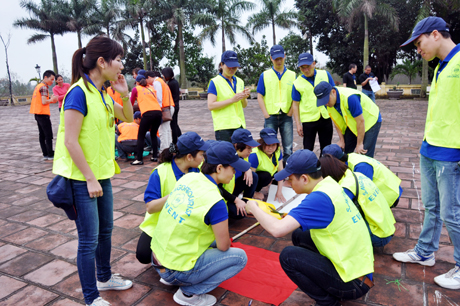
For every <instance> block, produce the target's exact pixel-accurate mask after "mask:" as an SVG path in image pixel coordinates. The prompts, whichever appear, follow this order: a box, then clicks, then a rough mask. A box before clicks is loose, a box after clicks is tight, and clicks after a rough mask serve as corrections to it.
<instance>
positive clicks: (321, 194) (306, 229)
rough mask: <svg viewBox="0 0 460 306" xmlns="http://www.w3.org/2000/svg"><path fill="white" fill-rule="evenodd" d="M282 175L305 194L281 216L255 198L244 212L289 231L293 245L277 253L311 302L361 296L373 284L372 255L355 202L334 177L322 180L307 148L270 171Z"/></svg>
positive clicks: (271, 228)
mask: <svg viewBox="0 0 460 306" xmlns="http://www.w3.org/2000/svg"><path fill="white" fill-rule="evenodd" d="M286 177H289V179H290V180H291V182H292V188H293V189H294V191H295V192H296V193H299V194H301V193H307V194H308V196H306V197H305V199H304V200H303V201H302V202H301V203H300V204H299V206H297V207H296V208H294V209H292V210H291V211H290V212H289V214H288V215H287V216H286V217H284V218H283V219H281V220H278V219H276V218H275V217H273V216H271V215H269V214H267V213H265V212H264V211H262V210H261V209H260V208H259V207H258V206H257V203H256V202H255V201H248V203H247V209H248V211H250V212H251V213H252V214H253V215H254V217H256V219H257V221H259V222H260V225H261V226H262V227H263V228H264V229H265V230H266V231H268V232H269V233H270V234H271V235H273V236H274V237H282V236H285V235H287V234H289V233H291V232H293V233H292V243H293V244H294V246H288V247H286V248H285V249H284V250H283V251H282V252H281V254H280V263H281V267H282V268H283V270H284V271H285V272H286V274H287V275H288V276H289V278H290V279H291V280H292V281H293V282H294V283H295V284H296V285H297V286H299V288H300V289H301V290H302V291H303V292H305V293H306V294H308V295H309V296H310V297H311V298H312V299H314V300H315V301H316V305H340V300H342V299H344V300H350V299H357V298H359V297H361V296H363V295H365V294H366V293H367V292H368V291H369V289H370V288H371V287H372V286H373V282H372V276H373V275H372V274H373V272H374V256H373V251H372V245H371V239H370V236H369V232H368V229H367V226H366V223H365V222H364V220H363V218H362V217H361V214H360V213H359V211H358V210H357V208H356V206H355V205H354V204H353V202H352V201H351V199H350V198H349V197H348V196H347V195H346V194H345V192H344V191H343V189H342V187H341V186H340V185H339V184H338V183H337V182H336V181H334V179H332V178H331V177H326V178H324V179H323V177H322V173H321V164H320V162H319V161H318V158H317V157H316V155H315V154H314V153H313V152H311V151H309V150H299V151H296V152H294V154H292V155H291V157H289V159H288V160H287V163H286V168H285V169H284V170H282V171H280V172H279V173H277V174H275V179H276V180H278V181H281V180H284V179H285V178H286ZM344 241H346V243H343V242H344Z"/></svg>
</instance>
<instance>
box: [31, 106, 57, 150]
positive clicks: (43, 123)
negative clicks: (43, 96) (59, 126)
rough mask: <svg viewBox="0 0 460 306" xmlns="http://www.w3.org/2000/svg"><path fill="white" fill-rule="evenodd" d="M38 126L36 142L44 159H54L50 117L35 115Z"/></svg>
mask: <svg viewBox="0 0 460 306" xmlns="http://www.w3.org/2000/svg"><path fill="white" fill-rule="evenodd" d="M35 120H36V121H37V125H38V140H39V141H40V148H41V149H42V153H43V156H44V157H54V151H53V128H52V126H51V120H50V116H48V115H37V114H36V115H35Z"/></svg>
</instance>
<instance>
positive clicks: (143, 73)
mask: <svg viewBox="0 0 460 306" xmlns="http://www.w3.org/2000/svg"><path fill="white" fill-rule="evenodd" d="M137 74H138V75H139V74H140V75H143V76H145V70H144V69H141V70H139V71H138V72H137Z"/></svg>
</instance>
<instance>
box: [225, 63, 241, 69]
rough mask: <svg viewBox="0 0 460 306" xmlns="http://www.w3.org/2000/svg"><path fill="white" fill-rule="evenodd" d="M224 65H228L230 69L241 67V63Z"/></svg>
mask: <svg viewBox="0 0 460 306" xmlns="http://www.w3.org/2000/svg"><path fill="white" fill-rule="evenodd" d="M224 64H225V65H227V67H228V68H234V67H240V63H238V62H226V63H224Z"/></svg>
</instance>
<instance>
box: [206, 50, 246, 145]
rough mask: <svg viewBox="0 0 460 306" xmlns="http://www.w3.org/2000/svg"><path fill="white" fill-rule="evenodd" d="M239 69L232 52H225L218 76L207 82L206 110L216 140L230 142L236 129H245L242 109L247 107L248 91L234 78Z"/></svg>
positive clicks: (234, 54) (236, 58)
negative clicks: (211, 122)
mask: <svg viewBox="0 0 460 306" xmlns="http://www.w3.org/2000/svg"><path fill="white" fill-rule="evenodd" d="M238 67H240V64H239V63H238V57H237V55H236V53H235V52H234V51H225V52H224V53H223V54H222V57H221V61H220V64H219V75H218V76H216V77H215V78H213V79H212V80H211V81H210V82H209V86H208V109H209V110H210V111H211V114H212V121H213V123H214V131H215V136H216V140H222V141H228V142H232V135H233V132H234V131H235V130H236V129H239V128H244V129H245V128H246V121H245V119H244V112H243V108H246V106H247V105H248V100H247V97H249V93H250V90H249V89H244V82H243V80H242V79H240V78H239V77H237V76H235V73H236V70H237V69H238Z"/></svg>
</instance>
